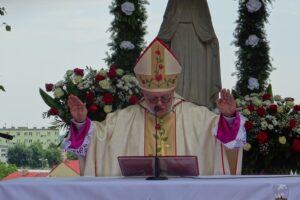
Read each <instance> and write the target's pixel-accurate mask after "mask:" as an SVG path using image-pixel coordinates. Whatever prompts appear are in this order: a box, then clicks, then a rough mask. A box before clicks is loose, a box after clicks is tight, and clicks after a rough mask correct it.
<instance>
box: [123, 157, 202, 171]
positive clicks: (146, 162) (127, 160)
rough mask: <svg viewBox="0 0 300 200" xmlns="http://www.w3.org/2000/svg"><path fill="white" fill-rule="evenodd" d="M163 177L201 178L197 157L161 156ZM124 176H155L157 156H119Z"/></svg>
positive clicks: (160, 164)
mask: <svg viewBox="0 0 300 200" xmlns="http://www.w3.org/2000/svg"><path fill="white" fill-rule="evenodd" d="M158 159H159V168H160V173H161V175H162V176H199V168H198V160H197V156H159V157H158ZM118 161H119V165H120V168H121V172H122V175H123V176H154V165H155V156H119V157H118Z"/></svg>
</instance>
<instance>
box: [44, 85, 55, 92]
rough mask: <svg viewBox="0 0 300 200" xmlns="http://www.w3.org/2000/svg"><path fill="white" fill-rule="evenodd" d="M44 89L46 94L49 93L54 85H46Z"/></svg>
mask: <svg viewBox="0 0 300 200" xmlns="http://www.w3.org/2000/svg"><path fill="white" fill-rule="evenodd" d="M45 87H46V91H47V92H51V91H52V90H53V88H54V85H53V84H52V83H46V84H45Z"/></svg>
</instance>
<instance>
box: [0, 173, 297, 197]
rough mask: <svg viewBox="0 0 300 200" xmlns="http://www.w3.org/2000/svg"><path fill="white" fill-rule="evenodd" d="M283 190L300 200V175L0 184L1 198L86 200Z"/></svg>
mask: <svg viewBox="0 0 300 200" xmlns="http://www.w3.org/2000/svg"><path fill="white" fill-rule="evenodd" d="M279 185H284V186H286V187H287V190H288V193H289V198H288V199H289V200H298V199H300V176H201V177H185V178H169V180H164V181H147V180H145V179H144V178H124V177H76V178H75V177H72V178H23V179H15V180H11V181H2V182H0V197H1V199H7V200H8V199H9V200H17V199H18V200H19V199H21V200H35V199H47V200H48V199H54V200H60V199H63V200H66V199H72V200H74V199H89V200H94V199H95V200H96V199H97V200H99V199H103V200H104V199H105V200H116V199H129V200H142V199H147V200H150V199H151V200H156V199H157V200H158V199H172V200H188V199H191V200H194V199H210V200H272V199H274V198H273V195H274V194H273V193H274V188H275V189H276V188H277V187H278V186H279Z"/></svg>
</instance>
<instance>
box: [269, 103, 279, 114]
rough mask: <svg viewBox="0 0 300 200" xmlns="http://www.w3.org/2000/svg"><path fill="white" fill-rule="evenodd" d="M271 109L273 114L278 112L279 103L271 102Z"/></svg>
mask: <svg viewBox="0 0 300 200" xmlns="http://www.w3.org/2000/svg"><path fill="white" fill-rule="evenodd" d="M269 111H270V113H271V114H273V113H277V105H275V104H271V105H270V106H269Z"/></svg>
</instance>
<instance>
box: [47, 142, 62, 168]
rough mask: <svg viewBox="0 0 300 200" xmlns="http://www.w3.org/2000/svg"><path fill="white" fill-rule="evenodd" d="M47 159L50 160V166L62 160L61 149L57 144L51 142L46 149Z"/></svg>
mask: <svg viewBox="0 0 300 200" xmlns="http://www.w3.org/2000/svg"><path fill="white" fill-rule="evenodd" d="M44 155H45V159H47V161H48V165H49V167H50V168H52V167H54V166H55V165H58V164H59V163H60V162H61V161H62V154H61V150H60V149H59V148H57V145H56V144H53V143H52V144H50V145H49V148H48V149H46V150H45V154H44Z"/></svg>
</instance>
